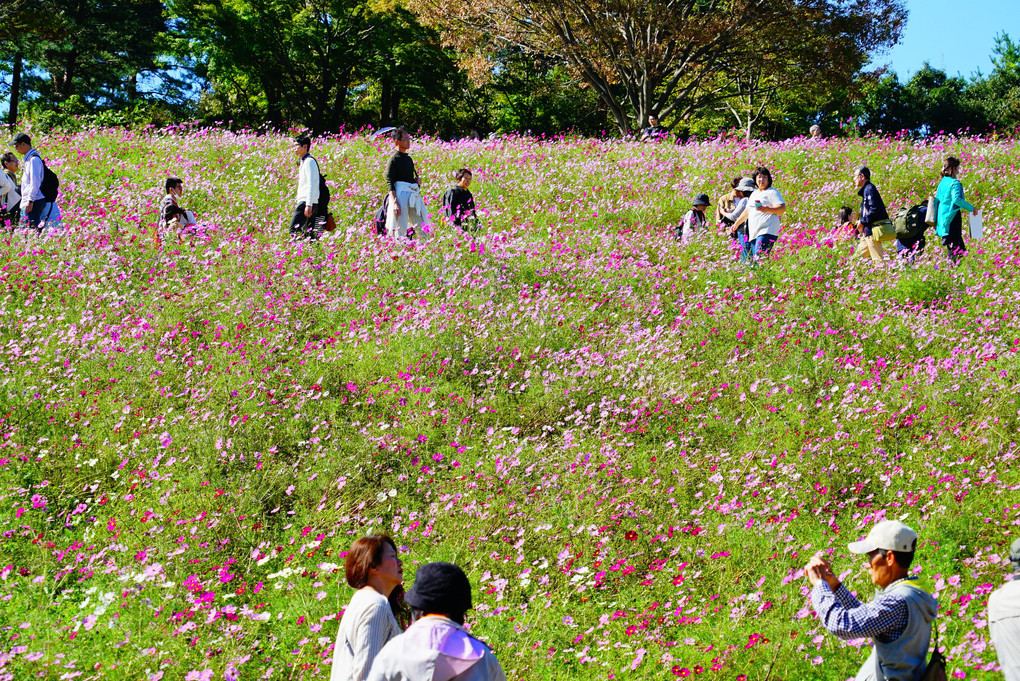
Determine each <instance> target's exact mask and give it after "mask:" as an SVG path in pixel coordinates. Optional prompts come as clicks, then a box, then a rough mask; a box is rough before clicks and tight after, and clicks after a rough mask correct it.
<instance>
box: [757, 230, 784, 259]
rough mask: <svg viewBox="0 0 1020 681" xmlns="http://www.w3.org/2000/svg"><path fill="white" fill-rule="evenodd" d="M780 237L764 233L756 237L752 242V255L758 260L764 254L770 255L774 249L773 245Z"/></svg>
mask: <svg viewBox="0 0 1020 681" xmlns="http://www.w3.org/2000/svg"><path fill="white" fill-rule="evenodd" d="M778 238H779V237H777V236H775V235H773V234H762V235H761V236H759V237H756V238H755V240H754V241H752V242H751V256H752V257H753V258H754V259H756V260H757V259H758V258H760V257H762V256H766V255H768V254H769V253H770V252H771V251H772V245H773V244H775V243H776V240H777V239H778Z"/></svg>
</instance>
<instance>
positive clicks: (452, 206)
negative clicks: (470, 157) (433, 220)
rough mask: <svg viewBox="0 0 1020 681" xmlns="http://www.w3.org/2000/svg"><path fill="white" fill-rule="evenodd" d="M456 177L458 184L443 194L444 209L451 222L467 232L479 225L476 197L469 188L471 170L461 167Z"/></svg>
mask: <svg viewBox="0 0 1020 681" xmlns="http://www.w3.org/2000/svg"><path fill="white" fill-rule="evenodd" d="M454 178H455V179H456V180H457V184H455V185H454V186H452V187H450V188H449V189H447V190H446V193H445V194H443V210H444V211H445V212H446V217H448V218H449V219H450V222H452V223H453V224H454V225H456V226H457V227H460V228H461V229H463V230H464V231H465V232H467V231H468V230H470V229H474V228H476V227H477V226H478V217H477V216H476V215H475V197H474V196H473V195H472V194H471V191H470V190H469V189H468V187H469V186H471V179H472V175H471V171H470V170H468V169H467V168H461V169H460V170H458V171H457V173H456V175H454Z"/></svg>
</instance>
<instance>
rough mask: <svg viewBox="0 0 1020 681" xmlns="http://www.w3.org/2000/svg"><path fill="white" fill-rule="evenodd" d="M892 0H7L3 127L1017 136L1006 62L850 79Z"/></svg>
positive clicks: (1016, 63) (888, 41)
mask: <svg viewBox="0 0 1020 681" xmlns="http://www.w3.org/2000/svg"><path fill="white" fill-rule="evenodd" d="M906 18H907V15H906V10H905V9H904V7H903V5H902V4H901V2H899V1H898V0H471V1H470V2H464V1H463V0H167V1H166V2H162V1H161V0H9V2H8V3H6V5H5V6H4V7H3V8H0V94H4V95H6V97H7V100H8V102H9V106H8V123H9V124H10V125H14V124H15V122H16V121H17V120H18V119H19V118H31V119H33V120H37V121H40V122H41V123H43V124H47V123H49V124H53V125H62V126H65V127H66V126H73V125H75V124H82V123H83V122H84V121H89V122H98V123H105V124H128V125H137V124H146V123H154V124H159V125H162V124H169V123H174V122H178V121H183V120H195V119H200V120H205V121H209V122H214V121H221V122H223V123H228V122H230V123H231V124H234V125H238V126H242V125H243V126H259V125H267V126H270V127H273V128H283V127H301V128H306V129H309V130H311V131H314V132H327V131H336V130H339V129H341V128H344V127H346V128H347V129H351V128H359V127H362V126H366V125H371V126H385V125H395V124H401V125H404V126H406V127H408V128H410V129H421V130H423V131H426V132H430V133H434V134H438V135H443V136H455V135H456V136H462V135H465V134H467V132H468V131H469V130H471V129H477V130H479V131H480V132H481V133H483V134H484V133H487V132H493V131H495V132H509V131H527V130H530V131H531V132H533V133H554V132H559V131H564V130H569V129H572V130H575V131H577V132H580V133H584V134H602V133H610V134H629V133H630V132H632V131H634V130H638V129H640V128H641V127H643V126H644V125H645V124H646V121H647V117H648V116H649V115H650V114H656V115H658V116H659V118H660V120H661V121H662V124H664V125H666V126H668V127H670V128H671V129H672V130H673V131H674V132H677V133H678V134H681V135H691V134H693V135H701V134H708V133H710V132H712V131H718V130H725V129H732V128H736V129H738V130H739V131H741V133H742V134H744V135H746V136H748V137H752V136H755V137H765V138H780V137H786V136H791V135H796V134H803V133H804V132H805V130H806V129H807V127H808V126H809V125H811V124H812V123H819V124H821V125H822V126H823V128H824V129H825V130H826V132H827V133H828V134H836V133H838V131H840V130H843V131H848V132H851V133H865V132H871V131H875V132H877V131H882V132H898V131H900V130H907V131H909V132H910V133H911V134H915V135H923V134H926V133H927V132H937V131H939V130H946V131H954V132H955V131H956V130H958V129H963V128H968V127H969V128H970V129H971V130H972V131H975V132H977V131H984V130H985V129H987V128H988V127H989V126H995V127H997V128H999V129H1009V130H1012V129H1013V128H1015V127H1016V126H1017V125H1020V48H1018V46H1017V45H1016V44H1015V43H1013V42H1012V40H1011V39H1010V38H1009V36H1007V35H1005V34H1003V35H1002V36H1000V37H999V39H998V41H997V43H996V47H995V54H994V55H993V70H992V71H991V72H990V73H989V74H988V75H987V76H986V75H982V74H978V75H976V76H975V77H973V78H971V79H969V80H967V79H964V78H961V77H952V76H948V75H947V74H946V73H944V72H942V71H940V70H938V69H934V68H932V67H930V66H927V65H926V66H925V67H924V68H923V69H921V70H920V71H918V72H917V73H916V74H913V75H912V76H911V77H910V78H909V79H908V80H907V81H906V82H900V80H899V79H898V77H897V76H896V74H893V73H883V72H881V71H875V70H868V68H867V65H868V64H869V63H870V62H871V61H872V59H873V57H874V56H875V55H876V54H881V53H882V51H884V50H886V49H888V48H889V47H891V46H892V45H893V44H895V43H896V42H897V41H898V40H899V38H900V36H901V33H902V30H903V26H904V25H905V22H906Z"/></svg>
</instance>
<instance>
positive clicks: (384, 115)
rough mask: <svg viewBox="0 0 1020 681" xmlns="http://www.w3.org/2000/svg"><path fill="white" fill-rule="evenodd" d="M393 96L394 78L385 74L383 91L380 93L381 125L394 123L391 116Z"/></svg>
mask: <svg viewBox="0 0 1020 681" xmlns="http://www.w3.org/2000/svg"><path fill="white" fill-rule="evenodd" d="M392 98H393V79H392V78H390V77H389V76H383V79H382V92H381V93H380V94H379V127H386V126H387V125H391V124H392V123H393V119H392V118H390V116H389V113H390V100H391V99H392Z"/></svg>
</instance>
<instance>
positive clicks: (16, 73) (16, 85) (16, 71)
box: [7, 49, 22, 131]
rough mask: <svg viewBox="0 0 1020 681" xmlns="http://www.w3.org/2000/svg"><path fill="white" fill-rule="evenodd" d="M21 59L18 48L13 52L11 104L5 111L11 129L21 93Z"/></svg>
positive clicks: (16, 115) (15, 118)
mask: <svg viewBox="0 0 1020 681" xmlns="http://www.w3.org/2000/svg"><path fill="white" fill-rule="evenodd" d="M21 60H22V53H21V50H20V49H19V50H18V51H17V52H15V53H14V67H13V68H12V69H11V104H10V109H9V110H8V112H7V125H9V126H10V128H11V130H12V131H13V130H14V127H15V126H16V125H17V124H18V98H19V96H20V94H21Z"/></svg>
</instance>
